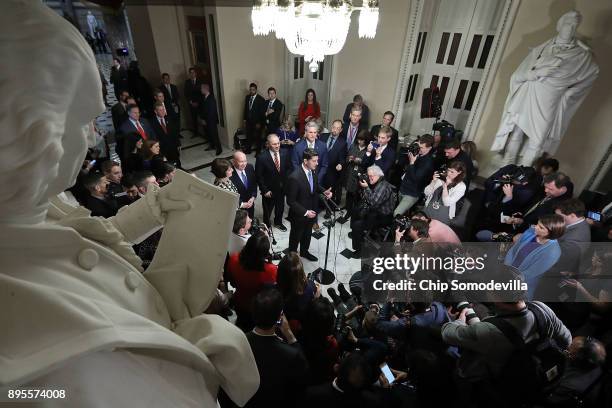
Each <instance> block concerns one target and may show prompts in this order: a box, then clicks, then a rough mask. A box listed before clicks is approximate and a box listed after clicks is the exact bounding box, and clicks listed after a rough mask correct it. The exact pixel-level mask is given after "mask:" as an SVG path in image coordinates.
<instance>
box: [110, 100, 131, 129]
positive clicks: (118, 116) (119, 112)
mask: <svg viewBox="0 0 612 408" xmlns="http://www.w3.org/2000/svg"><path fill="white" fill-rule="evenodd" d="M111 115H112V117H113V126H114V128H115V131H117V130H119V127H121V125H122V124H123V122H125V121H126V120H127V118H128V114H127V110H126V107H125V106H123V104H122V103H121V102H117V103H116V104H114V105H113V107H112V108H111Z"/></svg>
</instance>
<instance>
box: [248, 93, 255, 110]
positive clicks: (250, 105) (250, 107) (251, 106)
mask: <svg viewBox="0 0 612 408" xmlns="http://www.w3.org/2000/svg"><path fill="white" fill-rule="evenodd" d="M253 101H255V95H253V96H251V100H250V101H249V110H251V109H253Z"/></svg>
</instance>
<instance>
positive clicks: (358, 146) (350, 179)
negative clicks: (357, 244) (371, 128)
mask: <svg viewBox="0 0 612 408" xmlns="http://www.w3.org/2000/svg"><path fill="white" fill-rule="evenodd" d="M367 147H368V131H367V130H365V129H364V130H362V131H360V132H359V133H358V134H357V136H356V137H355V143H353V145H352V146H351V147H350V148H349V151H348V153H347V155H346V165H345V166H344V170H345V177H346V214H345V215H344V220H348V219H349V218H351V216H352V215H353V209H354V207H355V204H356V202H357V201H358V200H359V191H360V190H361V188H360V186H359V176H360V175H361V174H363V173H365V166H364V165H363V159H364V157H365V155H366V148H367ZM337 198H338V197H336V199H337Z"/></svg>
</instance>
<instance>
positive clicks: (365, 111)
mask: <svg viewBox="0 0 612 408" xmlns="http://www.w3.org/2000/svg"><path fill="white" fill-rule="evenodd" d="M353 108H358V109H360V110H361V122H362V124H363V127H364V128H366V129H367V128H368V127H369V126H370V108H368V105H366V104H365V103H363V97H362V96H361V95H359V94H357V95H355V96H354V97H353V103H349V104H348V105H346V108H345V109H344V115H343V116H342V121H343V122H344V123H348V122H349V120H350V115H351V110H353Z"/></svg>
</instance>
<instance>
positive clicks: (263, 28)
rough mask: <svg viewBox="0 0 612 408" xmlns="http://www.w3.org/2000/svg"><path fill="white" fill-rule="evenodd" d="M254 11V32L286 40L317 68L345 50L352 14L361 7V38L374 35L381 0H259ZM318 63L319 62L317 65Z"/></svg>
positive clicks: (252, 14) (312, 66) (295, 50)
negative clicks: (357, 0)
mask: <svg viewBox="0 0 612 408" xmlns="http://www.w3.org/2000/svg"><path fill="white" fill-rule="evenodd" d="M253 3H254V4H253V9H252V11H251V21H252V24H253V34H255V35H268V34H270V33H272V32H274V33H275V34H276V38H278V39H282V40H285V44H286V45H287V48H288V49H289V51H290V52H291V53H292V54H297V55H303V56H304V60H305V61H306V62H310V63H311V64H310V65H309V69H310V70H311V71H313V68H316V69H314V71H313V72H316V71H317V69H318V63H319V62H321V61H323V59H324V58H325V56H326V55H334V54H337V53H338V52H340V50H342V47H344V43H345V42H346V36H347V34H348V30H349V27H350V25H351V14H352V13H353V11H357V10H359V12H360V15H359V38H374V36H376V27H377V25H378V0H363V4H362V6H361V7H353V4H352V1H351V0H303V1H299V0H298V1H294V0H255V1H254V2H253ZM313 64H315V65H313Z"/></svg>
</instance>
